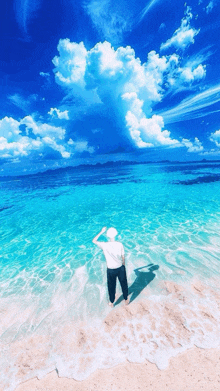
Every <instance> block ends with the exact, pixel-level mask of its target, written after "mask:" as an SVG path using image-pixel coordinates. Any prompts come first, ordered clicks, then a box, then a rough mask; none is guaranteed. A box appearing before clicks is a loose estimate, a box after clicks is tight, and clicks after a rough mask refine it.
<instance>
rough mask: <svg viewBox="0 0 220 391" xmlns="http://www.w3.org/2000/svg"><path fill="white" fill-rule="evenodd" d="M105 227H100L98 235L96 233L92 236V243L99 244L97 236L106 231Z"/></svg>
mask: <svg viewBox="0 0 220 391" xmlns="http://www.w3.org/2000/svg"><path fill="white" fill-rule="evenodd" d="M106 229H107V227H103V228H102V229H101V231H100V232H99V233H98V235H96V236H95V237H94V239H92V243H94V244H96V245H97V246H99V242H98V238H99V236H101V235H102V234H104V232H105V231H106Z"/></svg>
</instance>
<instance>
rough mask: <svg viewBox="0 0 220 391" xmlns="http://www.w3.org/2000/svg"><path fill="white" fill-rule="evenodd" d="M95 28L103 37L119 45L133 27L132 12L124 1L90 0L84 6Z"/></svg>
mask: <svg viewBox="0 0 220 391" xmlns="http://www.w3.org/2000/svg"><path fill="white" fill-rule="evenodd" d="M84 9H85V10H86V12H87V13H88V15H89V16H90V18H91V20H92V22H93V24H94V26H95V27H96V29H97V30H98V31H99V32H100V33H101V35H102V37H103V36H104V38H105V39H107V40H111V42H112V43H118V42H120V41H121V40H122V38H123V34H124V33H125V32H126V31H128V30H130V28H131V25H132V23H133V22H132V16H133V15H132V11H131V10H130V9H129V4H128V3H126V2H125V1H124V0H120V1H114V0H90V1H88V2H87V3H85V5H84Z"/></svg>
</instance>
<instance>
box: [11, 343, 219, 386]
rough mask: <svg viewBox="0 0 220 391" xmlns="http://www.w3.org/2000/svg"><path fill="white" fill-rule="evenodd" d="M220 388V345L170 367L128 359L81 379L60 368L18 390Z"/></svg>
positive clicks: (192, 353)
mask: <svg viewBox="0 0 220 391" xmlns="http://www.w3.org/2000/svg"><path fill="white" fill-rule="evenodd" d="M219 389H220V349H207V350H205V349H198V348H196V347H195V348H193V349H190V350H189V351H186V352H184V353H182V354H180V355H178V356H177V357H175V358H172V359H171V360H170V365H169V367H168V368H167V369H166V370H162V371H161V370H159V369H158V368H157V367H156V365H155V364H151V363H150V362H147V361H146V363H144V364H133V363H128V362H127V363H124V364H122V365H118V366H117V367H114V368H111V369H107V370H97V371H96V372H95V373H94V374H93V375H91V376H90V377H89V378H88V379H86V380H84V381H82V382H79V381H75V380H73V379H67V378H59V377H58V374H57V372H56V371H53V372H51V373H49V374H48V375H47V376H45V377H44V378H43V379H41V380H38V379H37V378H35V379H33V380H30V381H27V382H25V383H23V384H21V385H20V386H19V387H17V389H16V391H103V390H105V391H108V390H109V391H110V390H111V391H118V390H124V391H138V390H144V391H145V390H146V391H161V390H167V391H191V390H193V391H201V390H208V391H217V390H219Z"/></svg>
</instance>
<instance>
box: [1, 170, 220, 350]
mask: <svg viewBox="0 0 220 391" xmlns="http://www.w3.org/2000/svg"><path fill="white" fill-rule="evenodd" d="M219 194H220V164H219V163H198V164H195V163H191V164H169V163H167V164H165V163H164V164H151V165H147V164H140V165H130V166H128V165H126V166H118V167H103V168H95V169H92V168H90V169H82V170H74V169H73V170H69V171H67V172H65V171H61V172H59V171H58V172H54V173H48V174H38V175H35V176H30V177H23V178H15V179H7V178H5V179H4V178H2V179H1V181H0V210H1V212H0V235H1V248H2V251H1V255H0V299H1V302H0V306H1V307H0V308H1V312H2V313H4V311H6V309H10V308H11V310H10V316H8V321H7V322H6V321H5V320H4V322H3V325H2V327H1V333H0V341H1V343H2V344H3V345H4V346H6V345H7V346H8V344H11V343H13V341H16V340H18V339H19V338H21V337H22V338H25V337H26V336H28V335H31V333H35V332H36V330H37V329H39V325H41V324H42V321H43V320H44V319H46V317H47V316H48V314H49V313H52V312H53V314H55V313H56V314H55V315H54V316H53V322H52V323H53V326H51V324H50V327H52V328H53V329H54V330H55V329H56V328H57V327H58V321H60V316H59V312H60V311H61V310H60V308H62V309H65V311H64V313H65V316H67V314H68V317H70V316H71V319H75V320H77V319H80V320H81V321H85V322H88V323H89V322H90V319H93V321H95V319H96V318H97V319H98V318H99V319H101V318H103V317H104V316H105V315H106V304H107V299H108V297H107V291H106V266H105V260H104V257H103V255H102V252H101V251H100V250H99V249H98V248H96V247H95V246H94V245H93V244H92V239H93V237H94V236H95V235H96V234H97V233H98V232H99V231H100V229H101V228H102V227H103V226H107V227H110V226H113V227H116V228H117V230H118V232H119V237H118V240H120V241H122V242H123V244H124V247H125V253H126V264H127V273H128V282H129V284H132V283H133V282H134V280H135V273H134V272H133V270H134V269H135V268H137V267H141V266H146V265H149V264H153V265H157V266H159V268H158V270H157V271H156V272H155V277H156V278H154V279H153V280H152V282H151V283H150V284H149V288H150V289H151V293H153V294H155V295H157V296H160V295H161V294H162V293H161V285H160V282H162V281H164V280H170V281H176V282H178V283H187V282H189V281H190V280H191V279H192V278H194V277H196V278H198V279H200V280H201V281H206V280H207V279H208V280H210V279H211V278H212V277H219V275H220V271H219V269H220V268H219V255H220V235H219V226H220V197H219ZM100 239H101V240H106V238H105V237H104V236H103V237H102V238H100ZM118 292H119V294H120V290H119V289H118ZM143 294H144V291H142V293H140V294H139V295H138V297H137V298H136V300H137V301H138V300H139V299H141V297H142V296H143ZM61 297H62V300H61ZM59 300H61V301H60V302H59ZM15 303H16V308H15V307H13V306H15ZM56 306H57V308H56ZM19 308H20V311H21V313H22V312H23V313H25V314H26V313H27V314H28V315H24V317H23V318H22V317H21V318H19V316H17V315H16V314H17V312H18V309H19ZM13 311H14V312H13ZM25 311H26V312H25ZM25 316H26V317H25ZM65 316H64V315H63V319H66V320H65V321H64V322H68V319H69V318H68V319H67V318H65Z"/></svg>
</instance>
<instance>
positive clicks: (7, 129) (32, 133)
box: [0, 116, 70, 158]
mask: <svg viewBox="0 0 220 391" xmlns="http://www.w3.org/2000/svg"><path fill="white" fill-rule="evenodd" d="M24 125H25V130H23V131H22V126H24ZM24 132H25V135H24ZM64 136H65V129H62V128H60V127H55V126H51V125H48V124H46V123H43V124H42V123H37V122H36V121H35V120H34V119H33V118H32V117H31V116H26V117H24V118H23V119H21V120H20V121H17V120H15V119H14V118H11V117H4V118H2V119H1V120H0V157H3V158H4V157H5V158H6V157H8V158H9V157H11V158H15V157H22V156H28V155H30V154H31V153H32V152H34V151H38V153H41V152H43V151H44V150H45V148H49V149H52V150H54V151H58V152H59V153H60V154H61V156H62V157H64V158H69V157H70V152H68V151H67V150H66V148H65V146H64V145H63V144H61V143H60V142H61V141H63V139H64Z"/></svg>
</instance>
